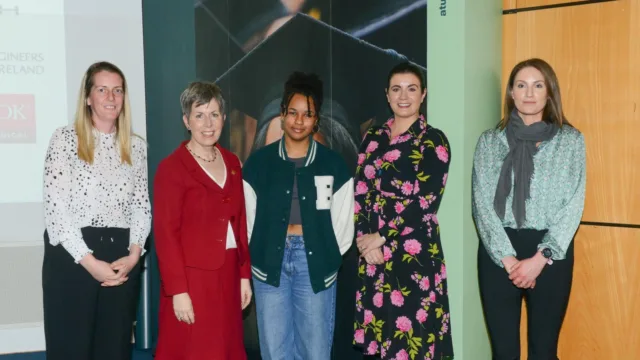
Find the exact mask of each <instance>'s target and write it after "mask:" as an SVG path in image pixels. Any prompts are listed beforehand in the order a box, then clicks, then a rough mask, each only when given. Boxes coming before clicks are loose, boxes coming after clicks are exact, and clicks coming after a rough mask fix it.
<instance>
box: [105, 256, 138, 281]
mask: <svg viewBox="0 0 640 360" xmlns="http://www.w3.org/2000/svg"><path fill="white" fill-rule="evenodd" d="M138 260H140V255H138V254H129V255H127V256H125V257H121V258H120V259H118V260H116V261H114V262H112V263H111V269H112V270H113V271H115V272H116V275H117V277H116V278H115V279H113V280H107V281H105V282H103V283H102V286H118V285H122V284H124V283H125V282H126V281H127V280H129V278H128V275H129V272H130V271H131V270H132V269H133V268H134V267H135V266H136V264H137V263H138Z"/></svg>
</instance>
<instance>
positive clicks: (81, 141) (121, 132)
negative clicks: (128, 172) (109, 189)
mask: <svg viewBox="0 0 640 360" xmlns="http://www.w3.org/2000/svg"><path fill="white" fill-rule="evenodd" d="M101 71H107V72H110V73H114V74H118V75H119V76H120V78H122V88H123V90H124V104H123V106H122V110H121V111H120V115H118V120H117V121H116V142H117V144H118V149H119V150H120V160H121V162H122V163H127V164H129V165H131V164H132V162H131V135H132V130H131V105H130V102H129V92H128V89H127V81H126V79H125V77H124V73H123V72H122V70H120V69H119V68H118V67H117V66H115V65H113V64H111V63H109V62H106V61H101V62H97V63H94V64H92V65H91V66H89V68H88V69H87V71H86V72H85V74H84V76H83V77H82V84H81V86H80V92H79V95H78V104H77V106H76V116H75V120H74V124H73V126H74V128H75V130H76V135H77V137H78V158H79V159H80V160H83V161H85V162H87V163H89V164H93V152H94V149H95V146H96V144H95V141H94V137H93V131H94V126H93V120H92V119H91V107H90V106H89V105H87V98H88V97H89V94H90V93H91V89H92V88H93V85H94V76H95V75H96V74H97V73H99V72H101Z"/></svg>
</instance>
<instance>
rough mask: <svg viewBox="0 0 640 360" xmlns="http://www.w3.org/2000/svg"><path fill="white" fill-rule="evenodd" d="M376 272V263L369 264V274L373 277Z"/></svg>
mask: <svg viewBox="0 0 640 360" xmlns="http://www.w3.org/2000/svg"><path fill="white" fill-rule="evenodd" d="M375 274H376V266H375V265H371V264H369V265H367V276H369V277H373V275H375Z"/></svg>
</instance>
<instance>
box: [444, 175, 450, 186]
mask: <svg viewBox="0 0 640 360" xmlns="http://www.w3.org/2000/svg"><path fill="white" fill-rule="evenodd" d="M448 177H449V173H446V174H444V176H443V177H442V186H445V185H446V184H447V178H448Z"/></svg>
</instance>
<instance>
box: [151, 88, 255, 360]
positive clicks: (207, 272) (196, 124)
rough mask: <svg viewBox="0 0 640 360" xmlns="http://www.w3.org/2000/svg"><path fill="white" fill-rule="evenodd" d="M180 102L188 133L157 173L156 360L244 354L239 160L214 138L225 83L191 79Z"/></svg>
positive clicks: (247, 293)
mask: <svg viewBox="0 0 640 360" xmlns="http://www.w3.org/2000/svg"><path fill="white" fill-rule="evenodd" d="M180 104H181V106H182V113H183V120H184V124H185V126H186V127H187V129H188V130H189V132H190V133H191V139H190V140H189V141H185V142H183V143H182V144H181V145H180V146H179V147H178V149H176V150H175V151H174V152H173V153H172V154H171V155H169V156H168V157H167V158H165V159H164V160H163V161H162V162H161V163H160V165H159V166H158V171H157V174H156V176H155V179H154V192H153V194H154V205H153V210H154V217H155V218H154V226H153V231H154V235H155V246H156V251H157V254H158V263H159V268H160V278H161V281H162V291H161V299H160V316H159V317H160V324H159V335H158V336H159V337H158V346H157V349H156V360H196V359H197V360H227V359H228V360H231V359H233V360H243V359H246V353H245V350H244V342H243V330H242V310H243V309H244V308H245V307H246V306H247V305H248V304H249V302H250V301H251V295H252V294H251V287H250V284H249V278H250V277H251V270H250V269H251V266H250V261H249V251H248V243H247V229H246V227H247V223H246V216H245V208H244V195H243V190H242V173H241V167H240V166H241V165H240V161H239V160H238V158H237V157H236V156H235V155H233V154H232V153H231V152H230V151H228V150H225V149H224V148H222V147H221V146H220V145H219V144H218V143H217V141H218V139H219V138H220V133H221V132H222V126H223V124H224V121H225V115H224V114H225V112H224V105H225V102H224V99H223V97H222V93H221V91H220V88H219V87H218V86H216V85H215V84H212V83H203V82H195V83H192V84H190V85H189V87H188V88H187V89H186V90H185V91H184V92H183V93H182V95H181V96H180Z"/></svg>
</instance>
